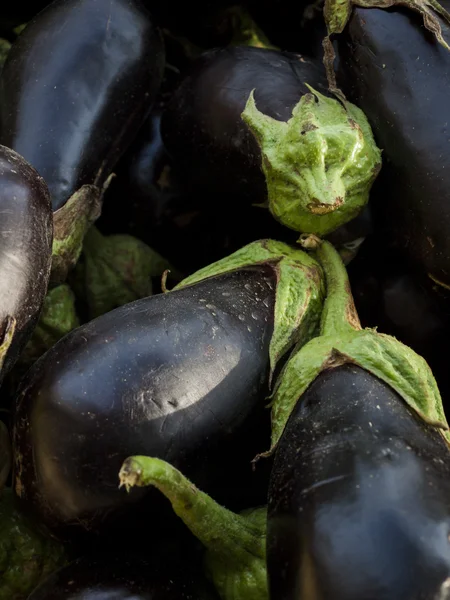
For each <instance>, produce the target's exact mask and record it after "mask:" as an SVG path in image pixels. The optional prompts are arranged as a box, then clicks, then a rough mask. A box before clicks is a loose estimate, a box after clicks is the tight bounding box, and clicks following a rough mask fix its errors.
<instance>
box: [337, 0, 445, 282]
mask: <svg viewBox="0 0 450 600" xmlns="http://www.w3.org/2000/svg"><path fill="white" fill-rule="evenodd" d="M443 6H444V8H447V9H448V8H449V7H450V4H449V3H448V2H443ZM440 25H441V28H442V34H443V36H444V38H445V39H446V41H447V42H450V29H449V25H447V24H446V23H444V22H443V21H440ZM337 48H338V55H339V71H338V84H339V85H340V87H341V88H342V89H343V91H344V93H345V94H346V96H347V97H348V99H349V100H350V101H352V102H354V103H355V104H357V105H358V106H359V107H360V108H361V109H362V110H363V111H364V113H365V114H366V116H367V118H368V120H369V122H370V125H371V127H372V130H373V133H374V135H375V138H376V141H377V143H378V145H379V146H380V147H381V148H382V150H383V168H382V170H381V174H380V179H379V181H378V182H377V184H376V185H375V186H374V190H373V195H372V199H373V203H374V204H373V206H374V214H375V218H376V227H377V228H384V229H385V230H386V232H388V234H389V235H388V236H386V237H385V238H384V243H393V244H395V245H396V246H398V248H399V249H401V250H402V251H403V252H405V253H407V254H408V256H409V258H411V259H413V260H414V261H415V262H416V264H418V265H419V266H420V267H421V268H422V269H423V270H424V271H426V272H428V273H429V274H430V275H432V276H433V277H434V278H435V279H437V280H438V281H440V282H442V283H444V284H446V285H449V284H450V238H449V235H448V232H449V229H450V177H449V174H448V168H447V167H448V165H447V156H448V150H449V140H450V133H449V125H448V123H449V121H450V108H449V104H448V97H449V94H450V53H449V52H448V51H447V50H446V49H445V48H443V47H442V46H441V45H440V44H439V43H438V42H437V41H436V40H435V39H434V37H433V35H432V34H431V33H429V32H428V31H427V30H426V29H425V28H424V27H423V23H422V17H421V16H420V15H416V14H414V13H412V11H409V12H408V11H406V10H405V9H401V8H395V9H391V10H380V9H372V8H371V9H363V8H354V10H353V13H352V17H351V18H350V22H349V24H348V25H347V27H346V29H345V31H344V33H343V34H341V35H338V36H337Z"/></svg>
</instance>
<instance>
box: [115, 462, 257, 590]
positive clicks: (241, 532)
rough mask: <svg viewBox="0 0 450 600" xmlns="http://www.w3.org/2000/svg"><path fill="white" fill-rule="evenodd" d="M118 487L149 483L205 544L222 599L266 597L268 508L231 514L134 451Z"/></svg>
mask: <svg viewBox="0 0 450 600" xmlns="http://www.w3.org/2000/svg"><path fill="white" fill-rule="evenodd" d="M119 480H120V487H122V486H125V488H126V489H127V491H129V490H130V489H131V488H132V487H134V486H138V487H145V486H149V485H152V486H154V487H156V488H157V489H158V490H159V491H160V492H162V493H163V494H164V496H166V498H168V500H169V501H170V503H171V504H172V508H173V510H174V512H175V513H176V514H177V515H178V516H179V517H180V519H182V521H183V522H184V523H185V525H186V526H187V527H188V528H189V529H190V530H191V532H192V533H193V534H194V535H195V536H196V537H197V538H198V539H199V540H200V541H201V542H202V544H203V545H204V546H205V547H206V550H207V554H206V567H207V569H208V571H209V574H210V576H211V578H212V580H213V582H214V584H215V586H216V588H217V590H218V592H219V594H220V596H221V598H222V599H223V600H264V598H268V592H267V576H266V536H265V521H266V509H265V508H261V509H255V510H252V511H250V512H247V513H246V514H245V513H244V514H240V515H238V514H235V513H233V512H231V511H229V510H227V509H226V508H224V507H222V506H220V505H219V504H217V503H216V502H215V501H214V500H213V499H212V498H211V497H210V496H208V495H207V494H205V493H203V492H201V491H200V490H199V489H198V488H196V487H195V486H194V485H193V484H192V483H191V482H190V481H189V480H188V479H187V478H186V477H184V475H182V473H180V471H178V470H177V469H175V468H174V467H172V466H171V465H170V464H169V463H167V462H165V461H163V460H160V459H158V458H150V457H146V456H133V457H130V458H128V459H127V460H126V461H125V462H124V463H123V465H122V468H121V470H120V473H119Z"/></svg>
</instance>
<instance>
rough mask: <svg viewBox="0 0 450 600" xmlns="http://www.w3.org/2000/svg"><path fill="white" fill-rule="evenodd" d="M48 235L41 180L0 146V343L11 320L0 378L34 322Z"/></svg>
mask: <svg viewBox="0 0 450 600" xmlns="http://www.w3.org/2000/svg"><path fill="white" fill-rule="evenodd" d="M52 237H53V221H52V210H51V204H50V196H49V192H48V189H47V186H46V184H45V181H44V180H43V179H42V177H40V175H39V174H38V173H37V172H36V171H35V169H33V167H32V166H31V165H29V164H28V163H27V161H26V160H24V158H23V157H22V156H20V155H19V154H17V152H14V151H13V150H10V149H9V148H5V147H4V146H0V345H1V341H2V337H3V336H4V334H5V328H6V323H7V320H8V318H11V317H12V318H13V319H15V330H14V334H13V338H12V342H11V344H10V346H9V348H8V350H7V353H6V357H5V362H4V364H3V367H2V369H1V371H0V380H1V378H2V376H3V375H4V374H5V373H6V372H7V371H8V370H9V369H10V368H11V367H12V366H13V364H14V362H15V361H16V359H17V358H18V356H19V354H20V352H21V351H22V349H23V348H24V346H25V344H26V342H27V341H28V339H29V337H30V336H31V333H32V332H33V329H34V327H35V325H36V323H37V321H38V318H39V313H40V311H41V308H42V304H43V302H44V298H45V294H46V293H47V285H48V280H49V276H50V267H51V252H52ZM0 358H1V357H0Z"/></svg>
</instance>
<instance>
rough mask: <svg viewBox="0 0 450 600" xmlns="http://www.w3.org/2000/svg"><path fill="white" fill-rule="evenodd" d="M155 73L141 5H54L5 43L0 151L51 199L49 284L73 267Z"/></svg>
mask: <svg viewBox="0 0 450 600" xmlns="http://www.w3.org/2000/svg"><path fill="white" fill-rule="evenodd" d="M163 68H164V48H163V43H162V37H161V34H160V31H159V29H158V28H157V26H155V25H154V23H153V21H152V20H151V18H150V16H149V14H148V13H147V11H146V9H145V8H144V7H143V5H142V4H141V2H140V0H113V1H112V2H111V1H110V0H82V1H81V2H80V1H78V0H58V1H56V2H53V3H52V4H51V5H50V6H48V7H47V8H45V9H44V10H43V11H41V12H40V13H39V14H38V15H37V16H36V17H35V18H34V19H32V20H31V22H30V23H29V24H28V25H27V27H26V29H25V30H24V31H23V32H22V34H21V35H20V36H19V37H18V39H17V40H16V41H15V42H14V44H13V46H12V48H11V51H10V52H9V54H8V58H7V60H6V63H5V65H4V67H3V71H2V74H1V79H0V122H1V123H0V132H1V133H0V142H1V143H3V144H5V145H6V146H8V147H10V148H13V149H14V150H16V151H17V152H19V153H20V154H22V155H23V156H24V157H25V158H26V160H28V161H29V162H30V163H31V164H32V165H33V166H34V167H35V168H36V169H37V170H38V171H39V173H40V174H41V175H42V177H44V179H45V180H46V182H47V184H48V187H49V189H50V194H51V198H52V207H53V211H54V221H55V241H54V254H55V258H54V267H53V269H54V278H55V280H58V281H59V280H62V279H64V278H65V275H66V273H67V270H68V269H69V268H70V267H71V266H73V264H74V263H75V262H76V259H77V258H78V256H79V252H80V246H81V241H82V238H83V235H84V232H85V230H86V229H87V227H88V226H89V225H90V224H91V223H92V222H93V220H95V219H96V218H97V217H98V216H99V211H100V203H101V195H102V189H103V187H104V186H105V185H106V184H107V181H108V178H109V176H110V175H111V172H112V169H113V168H114V165H115V164H116V162H117V160H118V158H119V157H120V156H121V154H122V153H123V151H124V150H125V149H126V148H127V146H128V145H129V144H130V142H131V141H132V140H133V138H134V137H135V135H136V133H137V131H138V128H139V127H140V125H141V124H142V122H143V120H144V119H145V117H146V115H147V114H148V112H149V110H150V108H151V105H152V103H153V101H154V99H155V97H156V94H157V92H158V90H159V87H160V84H161V80H162V74H163Z"/></svg>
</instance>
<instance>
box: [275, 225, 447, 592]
mask: <svg viewBox="0 0 450 600" xmlns="http://www.w3.org/2000/svg"><path fill="white" fill-rule="evenodd" d="M303 243H304V244H305V245H307V246H310V247H311V248H314V252H315V256H316V257H317V258H318V260H319V261H320V262H321V264H322V266H323V269H324V272H325V277H326V284H327V296H326V300H325V303H324V310H323V313H322V320H321V332H320V335H319V336H317V337H316V338H314V339H312V340H311V341H310V342H308V343H307V344H306V345H305V346H303V348H301V349H300V350H299V351H298V352H296V353H294V354H293V355H292V356H291V358H290V359H289V361H288V362H287V363H286V365H285V368H284V370H283V373H282V376H281V377H280V378H279V380H278V384H277V387H276V389H275V392H274V395H273V406H272V450H273V449H275V451H276V454H275V460H274V465H273V470H272V473H271V480H270V487H269V502H268V521H267V523H268V527H267V564H268V576H269V591H270V597H271V598H273V599H275V598H277V599H282V600H289V599H291V598H292V599H294V598H299V597H301V598H308V600H316V599H317V600H319V599H320V600H328V599H330V600H331V598H333V599H334V600H356V599H357V598H364V599H366V600H375V599H376V600H394V599H395V600H403V599H404V600H407V599H408V600H409V599H414V600H415V599H417V600H419V599H421V600H425V599H426V600H435V599H436V598H442V599H444V598H448V594H449V587H448V581H449V579H448V578H449V575H450V545H449V537H448V524H449V517H450V510H449V508H448V507H449V499H450V485H449V483H448V476H449V470H450V467H449V466H448V465H449V458H450V455H449V452H450V449H449V443H450V441H449V440H450V437H449V431H448V429H449V428H448V424H447V421H446V418H445V414H444V410H443V407H442V401H441V397H440V394H439V390H438V388H437V385H436V381H435V380H434V377H433V374H432V373H431V370H430V368H429V367H428V365H427V363H426V362H425V361H424V360H423V359H422V358H421V357H419V356H418V355H417V354H415V353H414V352H413V351H412V350H411V349H410V348H408V347H407V346H405V345H403V344H402V343H401V342H399V341H398V340H396V339H395V338H392V337H390V336H388V335H385V334H380V333H378V332H377V331H376V330H370V329H361V326H360V324H359V319H358V315H357V313H356V311H355V307H354V304H353V299H352V296H351V292H350V288H349V283H348V278H347V275H346V272H345V269H344V267H343V265H342V262H341V260H340V259H339V257H338V255H337V252H336V251H335V250H334V249H333V247H332V246H331V245H330V244H329V243H328V242H321V241H319V240H317V239H315V240H314V239H312V238H311V237H309V238H306V239H304V240H303ZM425 532H426V533H425Z"/></svg>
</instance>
